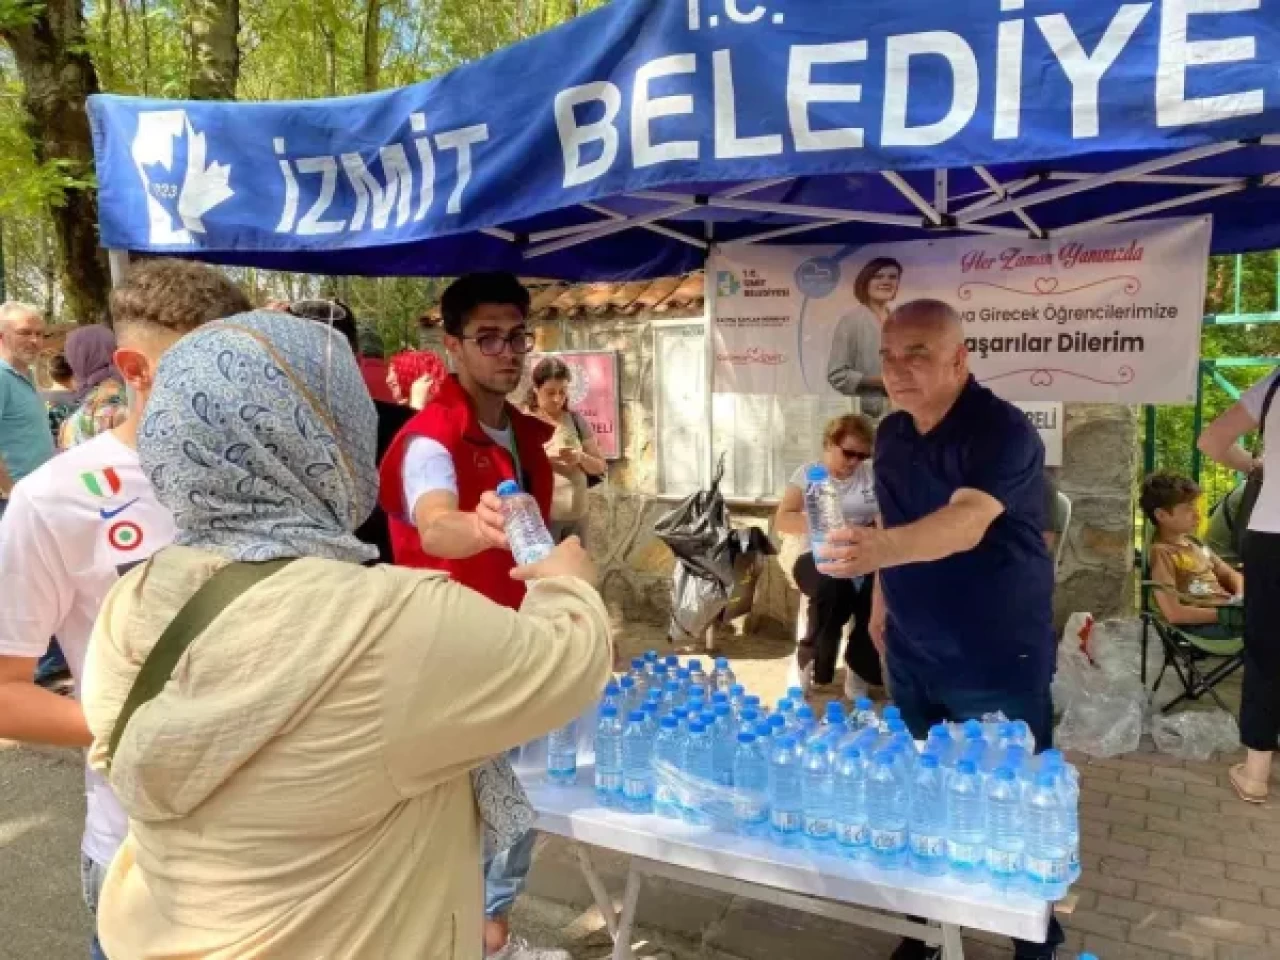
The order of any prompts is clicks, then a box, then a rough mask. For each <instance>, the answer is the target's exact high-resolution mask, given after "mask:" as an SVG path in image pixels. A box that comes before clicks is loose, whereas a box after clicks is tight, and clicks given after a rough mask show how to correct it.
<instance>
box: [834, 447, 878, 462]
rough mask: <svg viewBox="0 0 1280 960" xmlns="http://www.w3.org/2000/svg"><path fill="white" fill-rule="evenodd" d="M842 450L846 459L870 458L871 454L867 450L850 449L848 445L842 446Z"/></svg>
mask: <svg viewBox="0 0 1280 960" xmlns="http://www.w3.org/2000/svg"><path fill="white" fill-rule="evenodd" d="M839 449H840V452H841V453H843V454H844V458H845V459H846V460H870V459H871V454H870V453H868V452H867V451H866V450H850V449H849V448H848V447H840V448H839Z"/></svg>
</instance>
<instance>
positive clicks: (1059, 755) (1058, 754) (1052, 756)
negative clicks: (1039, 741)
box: [1040, 747, 1067, 763]
mask: <svg viewBox="0 0 1280 960" xmlns="http://www.w3.org/2000/svg"><path fill="white" fill-rule="evenodd" d="M1040 758H1041V759H1042V760H1056V761H1058V762H1059V763H1066V760H1067V755H1066V754H1065V753H1063V752H1062V751H1061V750H1059V749H1058V748H1057V747H1050V748H1049V749H1048V750H1046V751H1044V753H1042V754H1040Z"/></svg>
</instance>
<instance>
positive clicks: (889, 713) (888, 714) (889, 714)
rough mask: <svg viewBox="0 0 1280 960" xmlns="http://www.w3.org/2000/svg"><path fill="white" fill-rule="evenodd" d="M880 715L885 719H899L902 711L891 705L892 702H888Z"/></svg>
mask: <svg viewBox="0 0 1280 960" xmlns="http://www.w3.org/2000/svg"><path fill="white" fill-rule="evenodd" d="M882 716H883V717H884V718H885V720H886V721H889V720H901V719H902V711H901V710H899V709H898V708H897V707H895V706H893V705H892V704H890V705H889V706H887V707H885V708H884V712H883V713H882Z"/></svg>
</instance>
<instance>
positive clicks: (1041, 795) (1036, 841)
mask: <svg viewBox="0 0 1280 960" xmlns="http://www.w3.org/2000/svg"><path fill="white" fill-rule="evenodd" d="M1024 816H1025V818H1026V820H1025V822H1026V838H1027V846H1026V854H1025V860H1024V864H1025V871H1026V878H1027V887H1028V890H1029V891H1030V892H1031V893H1032V894H1033V895H1034V896H1037V897H1040V898H1041V899H1042V900H1049V901H1056V900H1061V899H1062V898H1063V897H1064V896H1066V893H1067V886H1068V883H1069V882H1070V869H1071V866H1070V859H1071V843H1070V840H1069V838H1068V835H1067V823H1066V820H1067V816H1066V811H1065V810H1064V809H1063V804H1062V796H1061V794H1060V793H1059V791H1058V785H1057V783H1056V781H1055V777H1054V775H1053V774H1052V773H1048V772H1044V771H1042V772H1040V773H1039V774H1037V775H1036V779H1035V782H1034V783H1033V784H1032V786H1031V789H1030V791H1029V792H1028V793H1027V797H1026V801H1025V804H1024Z"/></svg>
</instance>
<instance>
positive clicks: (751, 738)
mask: <svg viewBox="0 0 1280 960" xmlns="http://www.w3.org/2000/svg"><path fill="white" fill-rule="evenodd" d="M738 742H739V743H755V742H756V735H755V734H754V733H752V732H751V731H750V730H743V731H742V732H741V733H739V734H738Z"/></svg>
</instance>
